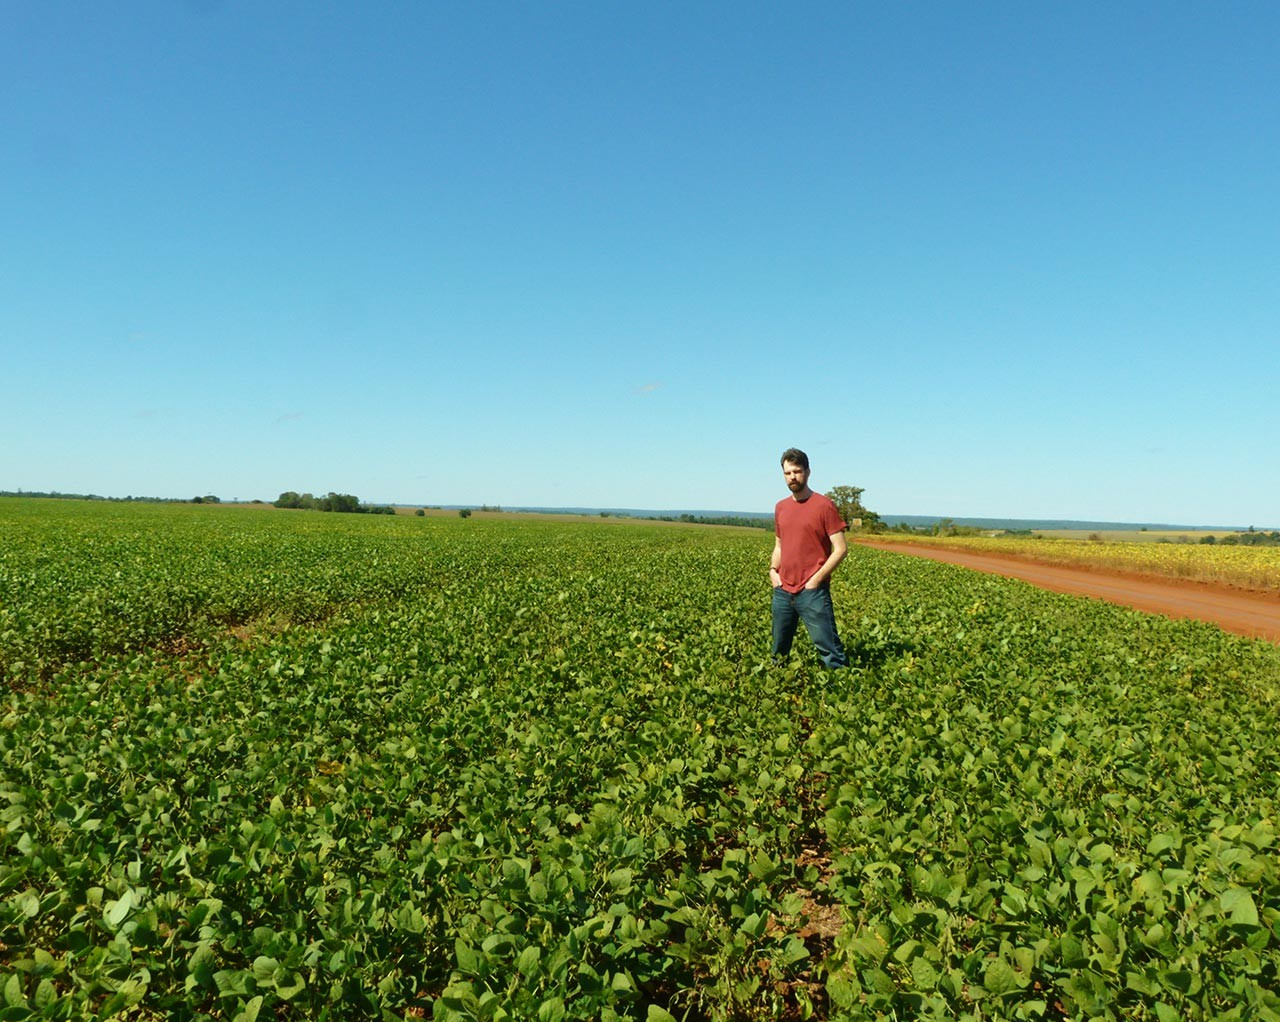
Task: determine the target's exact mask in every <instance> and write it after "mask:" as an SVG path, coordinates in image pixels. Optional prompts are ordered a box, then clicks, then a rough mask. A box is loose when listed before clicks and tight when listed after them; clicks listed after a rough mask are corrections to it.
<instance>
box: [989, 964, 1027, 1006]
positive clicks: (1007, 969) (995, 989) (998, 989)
mask: <svg viewBox="0 0 1280 1022" xmlns="http://www.w3.org/2000/svg"><path fill="white" fill-rule="evenodd" d="M982 986H983V988H984V989H986V991H987V992H988V993H992V994H995V995H996V996H997V997H1003V996H1005V995H1006V994H1012V993H1016V992H1017V991H1019V990H1021V989H1022V983H1021V982H1020V981H1019V979H1018V974H1017V973H1016V972H1015V971H1014V970H1013V966H1011V965H1010V964H1009V963H1008V962H1006V961H1005V960H1004V959H1003V958H993V959H992V960H991V961H990V962H988V963H987V967H986V969H985V970H984V971H983V974H982Z"/></svg>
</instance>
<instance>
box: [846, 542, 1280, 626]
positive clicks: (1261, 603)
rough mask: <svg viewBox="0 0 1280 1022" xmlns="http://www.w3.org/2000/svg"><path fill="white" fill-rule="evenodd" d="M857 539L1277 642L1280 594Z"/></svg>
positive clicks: (875, 545)
mask: <svg viewBox="0 0 1280 1022" xmlns="http://www.w3.org/2000/svg"><path fill="white" fill-rule="evenodd" d="M857 542H858V543H859V544H860V545H862V546H869V547H875V548H876V549H878V550H888V551H890V552H892V553H895V554H904V555H910V556H915V557H928V558H930V559H931V560H935V561H944V562H946V563H947V564H957V565H959V566H961V567H964V568H972V569H973V570H974V571H986V572H990V573H992V574H995V575H1004V576H1006V577H1008V578H1017V579H1021V580H1022V581H1024V582H1030V583H1031V584H1032V585H1037V586H1040V587H1041V588H1042V589H1050V590H1052V591H1054V592H1056V593H1072V594H1075V595H1080V596H1092V597H1095V598H1097V599H1100V600H1107V601H1109V602H1111V603H1120V604H1124V605H1125V606H1128V607H1134V608H1136V609H1137V610H1142V611H1146V612H1147V613H1149V614H1163V615H1165V616H1166V617H1178V618H1194V619H1196V620H1200V621H1211V622H1213V623H1214V624H1216V625H1218V626H1219V627H1221V628H1224V629H1226V630H1227V631H1229V632H1236V633H1237V634H1239V635H1248V636H1250V637H1252V638H1255V639H1267V640H1269V641H1271V642H1280V593H1277V594H1270V593H1251V592H1247V591H1244V590H1240V589H1231V588H1228V587H1225V586H1213V585H1207V584H1205V583H1203V582H1190V581H1182V580H1179V579H1156V578H1149V577H1145V576H1144V577H1138V576H1133V575H1118V574H1114V573H1109V572H1102V571H1086V570H1082V569H1079V568H1064V567H1061V566H1059V565H1050V564H1038V563H1036V562H1034V561H1024V560H1021V559H1018V558H1013V557H998V556H991V555H987V554H975V553H970V552H969V551H967V550H949V549H941V548H935V547H922V546H917V545H915V544H907V543H876V542H868V541H864V540H858V541H857Z"/></svg>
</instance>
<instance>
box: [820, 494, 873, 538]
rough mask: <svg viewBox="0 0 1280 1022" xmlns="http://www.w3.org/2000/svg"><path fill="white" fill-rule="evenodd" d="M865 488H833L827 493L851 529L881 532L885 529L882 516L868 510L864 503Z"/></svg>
mask: <svg viewBox="0 0 1280 1022" xmlns="http://www.w3.org/2000/svg"><path fill="white" fill-rule="evenodd" d="M863 492H864V488H863V487H861V486H833V487H832V488H831V489H830V490H828V491H827V496H828V497H830V498H831V503H833V504H835V506H836V510H837V511H839V512H840V517H841V518H843V519H844V521H845V524H847V525H848V526H849V528H851V529H860V530H861V531H863V532H879V531H881V529H882V528H883V523H882V522H881V521H880V516H879V515H878V514H876V513H875V512H874V511H870V510H868V509H867V508H866V507H865V506H863V503H862V494H863Z"/></svg>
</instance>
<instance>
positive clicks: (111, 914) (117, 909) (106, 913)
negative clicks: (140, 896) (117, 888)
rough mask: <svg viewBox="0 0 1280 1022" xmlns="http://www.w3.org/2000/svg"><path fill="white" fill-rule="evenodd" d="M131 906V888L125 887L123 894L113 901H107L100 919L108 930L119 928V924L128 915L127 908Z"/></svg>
mask: <svg viewBox="0 0 1280 1022" xmlns="http://www.w3.org/2000/svg"><path fill="white" fill-rule="evenodd" d="M131 908H133V888H131V887H126V888H125V891H124V894H122V895H120V897H119V898H117V899H116V900H115V901H109V902H107V904H106V908H105V909H104V910H103V912H102V921H103V922H105V923H106V924H107V928H108V929H110V930H118V929H120V924H121V923H123V922H124V921H125V918H126V917H127V916H128V915H129V910H130V909H131Z"/></svg>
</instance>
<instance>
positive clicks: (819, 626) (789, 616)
mask: <svg viewBox="0 0 1280 1022" xmlns="http://www.w3.org/2000/svg"><path fill="white" fill-rule="evenodd" d="M801 621H803V622H804V628H805V631H807V632H808V633H809V638H810V639H812V640H813V644H814V646H815V647H816V648H817V650H818V656H820V657H822V662H823V663H824V664H825V665H826V666H827V667H848V666H849V658H848V657H847V656H845V653H844V646H842V645H841V644H840V636H839V634H837V632H836V612H835V607H834V606H833V605H832V603H831V587H830V586H829V585H821V586H819V587H818V588H817V589H801V590H800V592H798V593H789V592H787V591H786V590H785V589H783V588H782V587H781V586H778V587H777V588H776V589H774V591H773V655H774V657H775V658H777V659H781V658H783V657H785V656H786V655H787V654H788V653H790V652H791V642H792V640H793V639H795V637H796V627H797V626H798V625H799V623H800V622H801Z"/></svg>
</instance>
